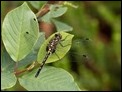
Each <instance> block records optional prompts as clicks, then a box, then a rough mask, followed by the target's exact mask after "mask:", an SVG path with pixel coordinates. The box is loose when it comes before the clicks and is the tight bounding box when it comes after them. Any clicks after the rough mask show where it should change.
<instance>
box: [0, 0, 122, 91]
mask: <svg viewBox="0 0 122 92" xmlns="http://www.w3.org/2000/svg"><path fill="white" fill-rule="evenodd" d="M22 3H23V2H22V1H21V2H15V1H11V2H9V3H8V2H6V1H3V2H1V16H2V17H1V19H2V20H1V22H2V27H3V26H4V21H3V19H4V20H5V19H6V17H5V15H6V13H7V12H8V11H10V10H12V9H13V8H16V7H18V6H20V5H21V4H22ZM46 3H47V2H39V1H36V2H32V1H29V2H28V5H29V9H27V10H29V12H30V14H29V15H27V13H24V15H25V16H28V18H24V16H23V18H24V20H23V21H25V25H23V26H26V25H27V24H26V21H30V22H31V23H32V24H33V23H34V24H35V27H34V26H32V25H31V23H30V22H29V23H30V25H28V26H29V27H30V28H33V27H34V28H35V31H34V30H33V31H34V32H35V33H36V31H37V30H38V29H39V28H38V26H37V25H36V24H38V22H37V20H39V21H40V20H41V21H43V22H46V23H48V24H50V23H52V24H54V25H55V28H56V31H58V32H61V31H65V32H70V33H71V34H73V35H74V37H73V40H75V39H80V41H81V42H82V43H81V44H80V45H77V44H73V43H72V48H71V51H73V52H76V53H77V54H81V53H83V54H86V55H88V58H87V59H82V57H81V56H78V55H77V56H76V55H75V56H74V55H73V54H67V55H65V57H64V58H63V59H61V60H59V61H58V62H57V61H56V62H53V63H49V64H46V66H45V67H44V68H43V70H42V71H41V74H40V76H39V78H37V79H34V74H35V73H36V70H37V69H38V67H36V65H35V67H33V62H34V61H36V60H37V56H38V51H39V49H40V47H41V45H44V44H43V43H46V41H45V37H44V34H43V33H42V32H39V33H37V34H38V36H37V34H36V36H35V37H36V38H33V37H32V36H33V34H32V35H28V34H26V37H27V39H28V38H29V40H28V41H27V43H24V44H26V45H29V46H26V45H22V46H23V47H24V46H25V47H27V49H29V50H30V51H29V50H27V52H24V54H22V55H21V57H20V58H19V59H15V60H13V58H12V57H13V54H15V53H11V54H10V53H9V52H8V50H7V48H9V49H10V50H12V49H11V48H13V47H9V46H11V45H9V46H8V45H7V46H5V48H6V47H7V48H6V50H7V52H6V50H5V49H4V46H3V45H2V52H1V57H2V59H1V64H2V72H1V74H2V76H1V80H2V82H1V85H2V86H1V87H2V89H4V90H34V91H35V89H37V90H40V89H38V88H36V87H38V85H39V84H41V83H40V82H44V83H45V84H46V85H48V88H47V90H50V87H51V88H53V87H54V86H53V84H51V83H50V82H51V81H53V82H54V85H55V87H57V86H58V85H59V84H60V86H59V89H55V88H54V89H52V90H60V88H62V89H63V88H64V86H63V85H65V84H67V83H68V81H69V82H72V83H73V85H70V84H69V86H68V87H69V89H67V90H73V88H74V90H113V91H114V90H117V91H118V90H119V91H120V90H121V39H120V38H121V34H120V33H121V21H120V20H121V2H120V1H82V2H81V1H79V2H76V1H74V2H72V4H71V3H70V2H69V3H68V2H66V1H65V2H62V1H60V2H59V3H55V4H51V6H50V7H49V9H51V10H50V11H48V7H46V9H47V11H48V12H46V13H44V14H42V16H41V17H37V19H36V18H35V17H33V16H35V15H33V14H32V10H33V12H34V14H36V13H37V11H40V10H43V9H44V8H45V4H46ZM20 7H21V6H20ZM27 7H28V6H27ZM30 8H31V9H30ZM40 8H41V9H40ZM55 8H56V9H55ZM15 10H16V9H15ZM10 12H11V11H10ZM10 12H9V13H8V14H10ZM12 12H14V10H12ZM23 12H24V11H23ZM18 13H19V12H18ZM8 14H7V15H8ZM31 14H32V16H30V15H31ZM39 14H40V13H37V14H36V16H38V15H39ZM7 15H6V16H7ZM19 15H21V13H19ZM11 16H13V19H11V18H9V19H10V21H8V20H9V19H7V21H8V22H7V23H8V24H7V25H6V26H9V28H8V30H10V31H12V32H13V29H11V25H9V23H12V22H13V21H12V20H14V18H15V19H16V16H15V15H14V14H13V15H11ZM4 17H5V18H4ZM31 17H32V18H35V19H36V21H33V20H32V21H31ZM21 18H22V16H19V18H18V19H17V20H15V21H16V22H17V23H16V25H20V24H19V23H21V21H20V19H21ZM29 18H30V19H29ZM35 19H34V20H35ZM68 24H69V25H71V26H69V25H68ZM12 25H13V24H12ZM23 26H22V25H21V27H23ZM36 26H37V27H36ZM4 28H5V27H4ZM27 28H28V27H23V29H26V30H28V29H27ZM5 29H6V28H5ZM14 29H16V27H15V26H14ZM36 29H37V30H36ZM45 29H46V27H45ZM30 30H31V29H30ZM48 30H49V29H48ZM53 30H54V29H53ZM72 30H73V31H72ZM22 31H23V32H24V31H25V30H22ZM22 31H21V32H22ZM41 31H42V30H41ZM2 32H3V29H2ZM21 32H20V34H21V35H22V37H20V39H23V33H21ZM25 32H26V31H25ZM31 32H32V31H31ZM6 33H7V34H8V31H6ZM18 33H19V32H18ZM27 33H28V32H27ZM2 34H3V33H2ZM10 34H11V35H14V34H13V33H11V32H10ZM11 35H10V36H11ZM28 36H29V37H28ZM6 37H7V36H5V37H4V39H9V37H7V38H6ZM24 38H25V36H24ZM30 39H31V40H30ZM84 39H86V40H84ZM88 39H89V40H88ZM10 40H11V39H10ZM23 40H24V39H23ZM11 41H12V40H11ZM14 41H18V39H17V38H14ZM12 42H13V41H12ZM75 42H76V41H75ZM3 43H4V40H3ZM18 43H20V42H18ZM66 43H67V42H66ZM4 45H5V44H4ZM74 45H75V46H74ZM14 46H15V47H16V46H19V45H18V44H17V43H16V45H14ZM16 49H17V48H16ZM16 49H13V50H12V51H14V50H16ZM18 52H19V53H23V52H22V50H21V51H18ZM11 55H12V56H11ZM16 55H17V54H15V55H14V58H15V57H16ZM17 56H18V55H17ZM22 58H23V59H22ZM15 61H16V62H18V70H20V72H21V70H24V69H25V72H24V73H22V74H21V73H20V75H18V74H16V73H15V74H14V73H13V72H14V71H13V70H14V67H15V63H16V62H15ZM84 61H86V62H84ZM25 62H26V63H25ZM82 62H84V63H82ZM31 63H32V65H30V64H31ZM37 65H38V64H37ZM47 65H52V66H53V67H49V66H47ZM28 66H29V67H28ZM55 67H58V68H55ZM59 67H60V68H63V70H62V69H60V68H59ZM31 68H32V69H31ZM33 68H35V69H33ZM28 69H29V70H28ZM64 69H65V70H64ZM50 70H51V71H50ZM53 70H54V72H53ZM66 71H67V72H66ZM57 72H60V73H59V74H58V73H57ZM69 73H70V74H69ZM8 74H9V75H10V76H6V75H8ZM60 74H61V75H62V74H63V75H62V76H61V75H60ZM71 75H72V76H73V78H72V76H71ZM43 76H44V77H43ZM57 76H58V77H57ZM56 78H57V79H56ZM60 78H61V79H62V81H59V82H58V81H57V80H59V79H60ZM65 78H66V79H67V80H65ZM6 79H8V80H7V81H5V80H6ZM17 79H19V83H18V82H16V80H17ZM41 79H42V80H41ZM50 79H52V80H50ZM26 80H28V81H29V82H26ZM32 80H35V81H36V84H37V86H36V85H33V84H34V83H35V81H32ZM74 81H75V82H74ZM60 82H62V83H60ZM15 83H17V84H16V85H15ZM26 83H27V84H26ZM28 83H31V84H30V85H29V84H28ZM76 83H77V84H76ZM14 85H15V86H14ZM51 85H52V86H51ZM67 85H68V84H67ZM77 85H78V86H77ZM30 86H31V88H30ZM32 86H34V87H35V86H36V87H35V89H32ZM71 86H73V87H72V88H71V89H70V87H71ZM11 87H13V88H11ZM41 87H42V88H43V90H45V89H46V88H45V87H46V86H44V85H42V84H41ZM8 88H10V89H8ZM24 88H25V89H24ZM79 88H80V89H79ZM65 90H66V89H65Z"/></svg>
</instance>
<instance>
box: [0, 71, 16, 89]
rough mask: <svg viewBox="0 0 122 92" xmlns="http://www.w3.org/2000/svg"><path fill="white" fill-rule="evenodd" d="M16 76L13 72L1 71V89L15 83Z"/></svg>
mask: <svg viewBox="0 0 122 92" xmlns="http://www.w3.org/2000/svg"><path fill="white" fill-rule="evenodd" d="M16 81H17V79H16V77H15V75H14V73H10V72H2V73H1V89H7V88H11V87H13V86H14V85H15V84H16Z"/></svg>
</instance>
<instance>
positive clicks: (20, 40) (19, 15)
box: [2, 3, 39, 62]
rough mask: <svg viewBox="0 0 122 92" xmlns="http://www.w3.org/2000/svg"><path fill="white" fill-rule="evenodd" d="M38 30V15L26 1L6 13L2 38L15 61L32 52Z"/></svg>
mask: <svg viewBox="0 0 122 92" xmlns="http://www.w3.org/2000/svg"><path fill="white" fill-rule="evenodd" d="M38 32H39V27H38V22H37V19H36V16H35V14H34V13H33V12H32V11H31V10H30V8H29V7H28V5H27V4H26V3H24V4H22V5H21V6H20V7H18V8H16V9H14V10H12V11H11V12H9V13H8V14H7V15H6V17H5V19H4V22H3V26H2V39H3V43H4V45H5V48H6V50H7V52H8V53H9V55H10V56H11V58H12V59H13V60H14V61H15V62H18V61H20V60H21V59H23V58H24V57H25V56H27V55H28V54H29V53H30V51H31V50H32V48H33V46H34V44H35V42H36V41H37V38H38Z"/></svg>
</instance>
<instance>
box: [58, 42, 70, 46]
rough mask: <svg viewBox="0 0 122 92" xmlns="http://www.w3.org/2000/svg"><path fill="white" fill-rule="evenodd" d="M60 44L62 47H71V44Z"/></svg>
mask: <svg viewBox="0 0 122 92" xmlns="http://www.w3.org/2000/svg"><path fill="white" fill-rule="evenodd" d="M59 44H60V45H61V47H66V46H69V45H71V44H67V45H65V46H64V45H63V44H62V43H61V42H59Z"/></svg>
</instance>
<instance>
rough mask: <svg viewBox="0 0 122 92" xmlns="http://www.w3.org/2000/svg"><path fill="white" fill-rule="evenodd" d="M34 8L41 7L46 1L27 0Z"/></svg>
mask: <svg viewBox="0 0 122 92" xmlns="http://www.w3.org/2000/svg"><path fill="white" fill-rule="evenodd" d="M28 2H29V3H30V4H31V5H32V6H33V7H34V8H36V9H38V10H39V9H41V7H42V6H43V5H44V4H45V3H46V2H47V1H28Z"/></svg>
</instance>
